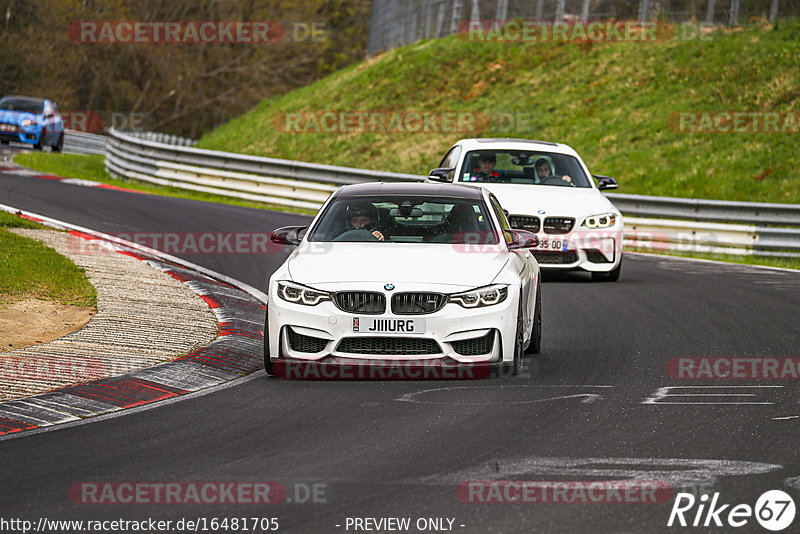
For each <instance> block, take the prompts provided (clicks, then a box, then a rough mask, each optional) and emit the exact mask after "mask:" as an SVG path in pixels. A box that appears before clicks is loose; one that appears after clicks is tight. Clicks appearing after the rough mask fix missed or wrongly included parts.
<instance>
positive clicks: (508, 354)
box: [267, 282, 519, 379]
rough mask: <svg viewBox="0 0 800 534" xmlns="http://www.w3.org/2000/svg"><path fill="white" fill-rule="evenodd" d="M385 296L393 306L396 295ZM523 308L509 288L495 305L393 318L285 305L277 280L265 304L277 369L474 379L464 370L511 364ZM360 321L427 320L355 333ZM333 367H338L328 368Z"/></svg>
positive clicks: (329, 305) (479, 370) (481, 370)
mask: <svg viewBox="0 0 800 534" xmlns="http://www.w3.org/2000/svg"><path fill="white" fill-rule="evenodd" d="M358 290H367V291H375V290H376V289H375V288H358ZM384 294H385V296H386V300H387V303H388V302H389V301H390V299H391V296H392V295H391V292H384ZM518 305H519V289H518V288H517V289H516V290H514V289H513V288H512V287H509V291H508V296H507V297H506V299H505V300H504V301H503V302H501V303H499V304H495V305H493V306H486V307H481V308H472V309H469V308H463V307H462V306H460V305H458V304H455V303H447V304H445V305H444V307H442V308H441V309H440V310H439V311H437V312H434V313H429V314H420V315H395V314H393V313H392V312H391V311H390V310H389V309H388V308H390V307H389V306H387V311H386V312H385V313H383V314H378V315H372V314H369V315H368V314H359V313H349V312H346V311H343V310H341V309H339V308H338V307H337V306H336V305H335V304H334V303H333V302H331V301H325V302H321V303H319V304H317V305H316V306H306V305H302V304H296V303H291V302H287V301H285V300H283V299H282V298H280V297H279V296H278V294H277V283H276V282H272V283H271V284H270V291H269V302H268V306H267V326H268V332H267V334H268V339H269V354H270V358H271V360H272V362H273V366H275V367H276V369H277V370H278V371H280V369H281V366H284V369H285V370H286V371H287V374H289V375H292V374H294V375H297V374H301V375H304V376H306V377H308V376H309V375H311V376H310V377H312V378H313V377H314V376H313V375H319V377H320V378H333V377H334V376H326V373H327V374H331V373H335V374H336V377H339V378H391V377H392V376H389V375H400V376H397V378H418V379H422V378H459V377H460V378H477V377H476V376H470V375H469V373H468V372H467V373H466V374H463V370H464V369H473V368H474V369H476V372H477V373H478V374H480V375H485V374H487V373H489V374H491V373H495V372H497V371H498V370H502V369H503V368H504V363H506V364H508V363H512V362H513V359H514V340H515V335H516V320H517V309H518ZM356 318H358V319H359V320H362V321H363V320H364V319H365V318H375V319H390V320H391V319H398V320H404V319H422V320H424V321H425V330H424V332H423V333H413V334H412V333H390V332H384V333H369V332H355V331H354V326H353V320H354V319H356ZM309 364H311V365H309ZM336 368H338V369H339V371H334V370H331V369H336ZM459 369H461V371H459ZM459 372H461V373H462V374H463V376H460V375H459ZM276 374H277V373H276ZM373 375H375V376H373ZM298 377H299V376H298Z"/></svg>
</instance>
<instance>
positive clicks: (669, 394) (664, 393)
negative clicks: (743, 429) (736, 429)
mask: <svg viewBox="0 0 800 534" xmlns="http://www.w3.org/2000/svg"><path fill="white" fill-rule="evenodd" d="M783 387H784V386H666V387H663V388H658V389H657V390H656V392H655V393H654V394H653V396H652V397H647V398H646V399H645V400H643V401H642V404H659V405H660V404H673V405H674V404H722V405H724V404H727V405H742V404H761V405H767V404H774V403H773V402H754V401H744V400H742V401H723V400H719V401H712V400H703V401H697V402H692V401H688V400H686V401H676V402H672V401H670V400H664V399H681V398H684V397H693V398H697V397H723V398H726V397H734V398H741V397H756V396H758V393H737V392H736V390H737V389H742V388H743V389H756V388H758V389H766V388H783ZM680 389H683V390H686V389H689V390H691V389H695V390H699V391H703V390H723V389H727V390H729V391H720V392H719V393H673V390H680Z"/></svg>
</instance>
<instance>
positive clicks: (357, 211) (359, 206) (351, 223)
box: [344, 202, 384, 241]
mask: <svg viewBox="0 0 800 534" xmlns="http://www.w3.org/2000/svg"><path fill="white" fill-rule="evenodd" d="M345 220H346V224H345V229H344V231H345V232H350V231H353V230H366V231H367V232H370V233H371V234H372V235H374V236H375V239H377V240H378V241H383V240H384V236H383V233H382V232H381V231H380V230H378V229H377V228H376V222H377V220H378V212H377V210H376V209H375V206H373V205H372V203H371V202H358V203H354V204H351V205H350V206H348V207H347V211H346V212H345Z"/></svg>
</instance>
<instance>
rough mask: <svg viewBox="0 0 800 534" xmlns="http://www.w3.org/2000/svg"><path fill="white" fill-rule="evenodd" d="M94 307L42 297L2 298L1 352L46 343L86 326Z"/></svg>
mask: <svg viewBox="0 0 800 534" xmlns="http://www.w3.org/2000/svg"><path fill="white" fill-rule="evenodd" d="M95 313H97V310H96V309H95V308H83V307H80V306H65V305H64V304H59V303H57V302H50V301H46V300H39V299H23V300H17V301H12V302H10V303H8V302H0V352H6V351H10V350H15V349H21V348H23V347H30V346H31V345H38V344H40V343H47V342H48V341H53V340H54V339H58V338H60V337H63V336H65V335H67V334H69V333H70V332H74V331H75V330H79V329H80V328H83V326H84V325H86V323H88V322H89V320H90V319H91V318H92V317H93V316H94V314H95Z"/></svg>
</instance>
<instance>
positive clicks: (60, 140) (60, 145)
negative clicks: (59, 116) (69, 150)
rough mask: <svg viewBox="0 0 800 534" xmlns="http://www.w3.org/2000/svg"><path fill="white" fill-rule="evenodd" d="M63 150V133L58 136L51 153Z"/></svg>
mask: <svg viewBox="0 0 800 534" xmlns="http://www.w3.org/2000/svg"><path fill="white" fill-rule="evenodd" d="M62 150H64V132H61V135H59V136H58V141H57V142H56V144H54V145H53V152H61V151H62Z"/></svg>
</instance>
